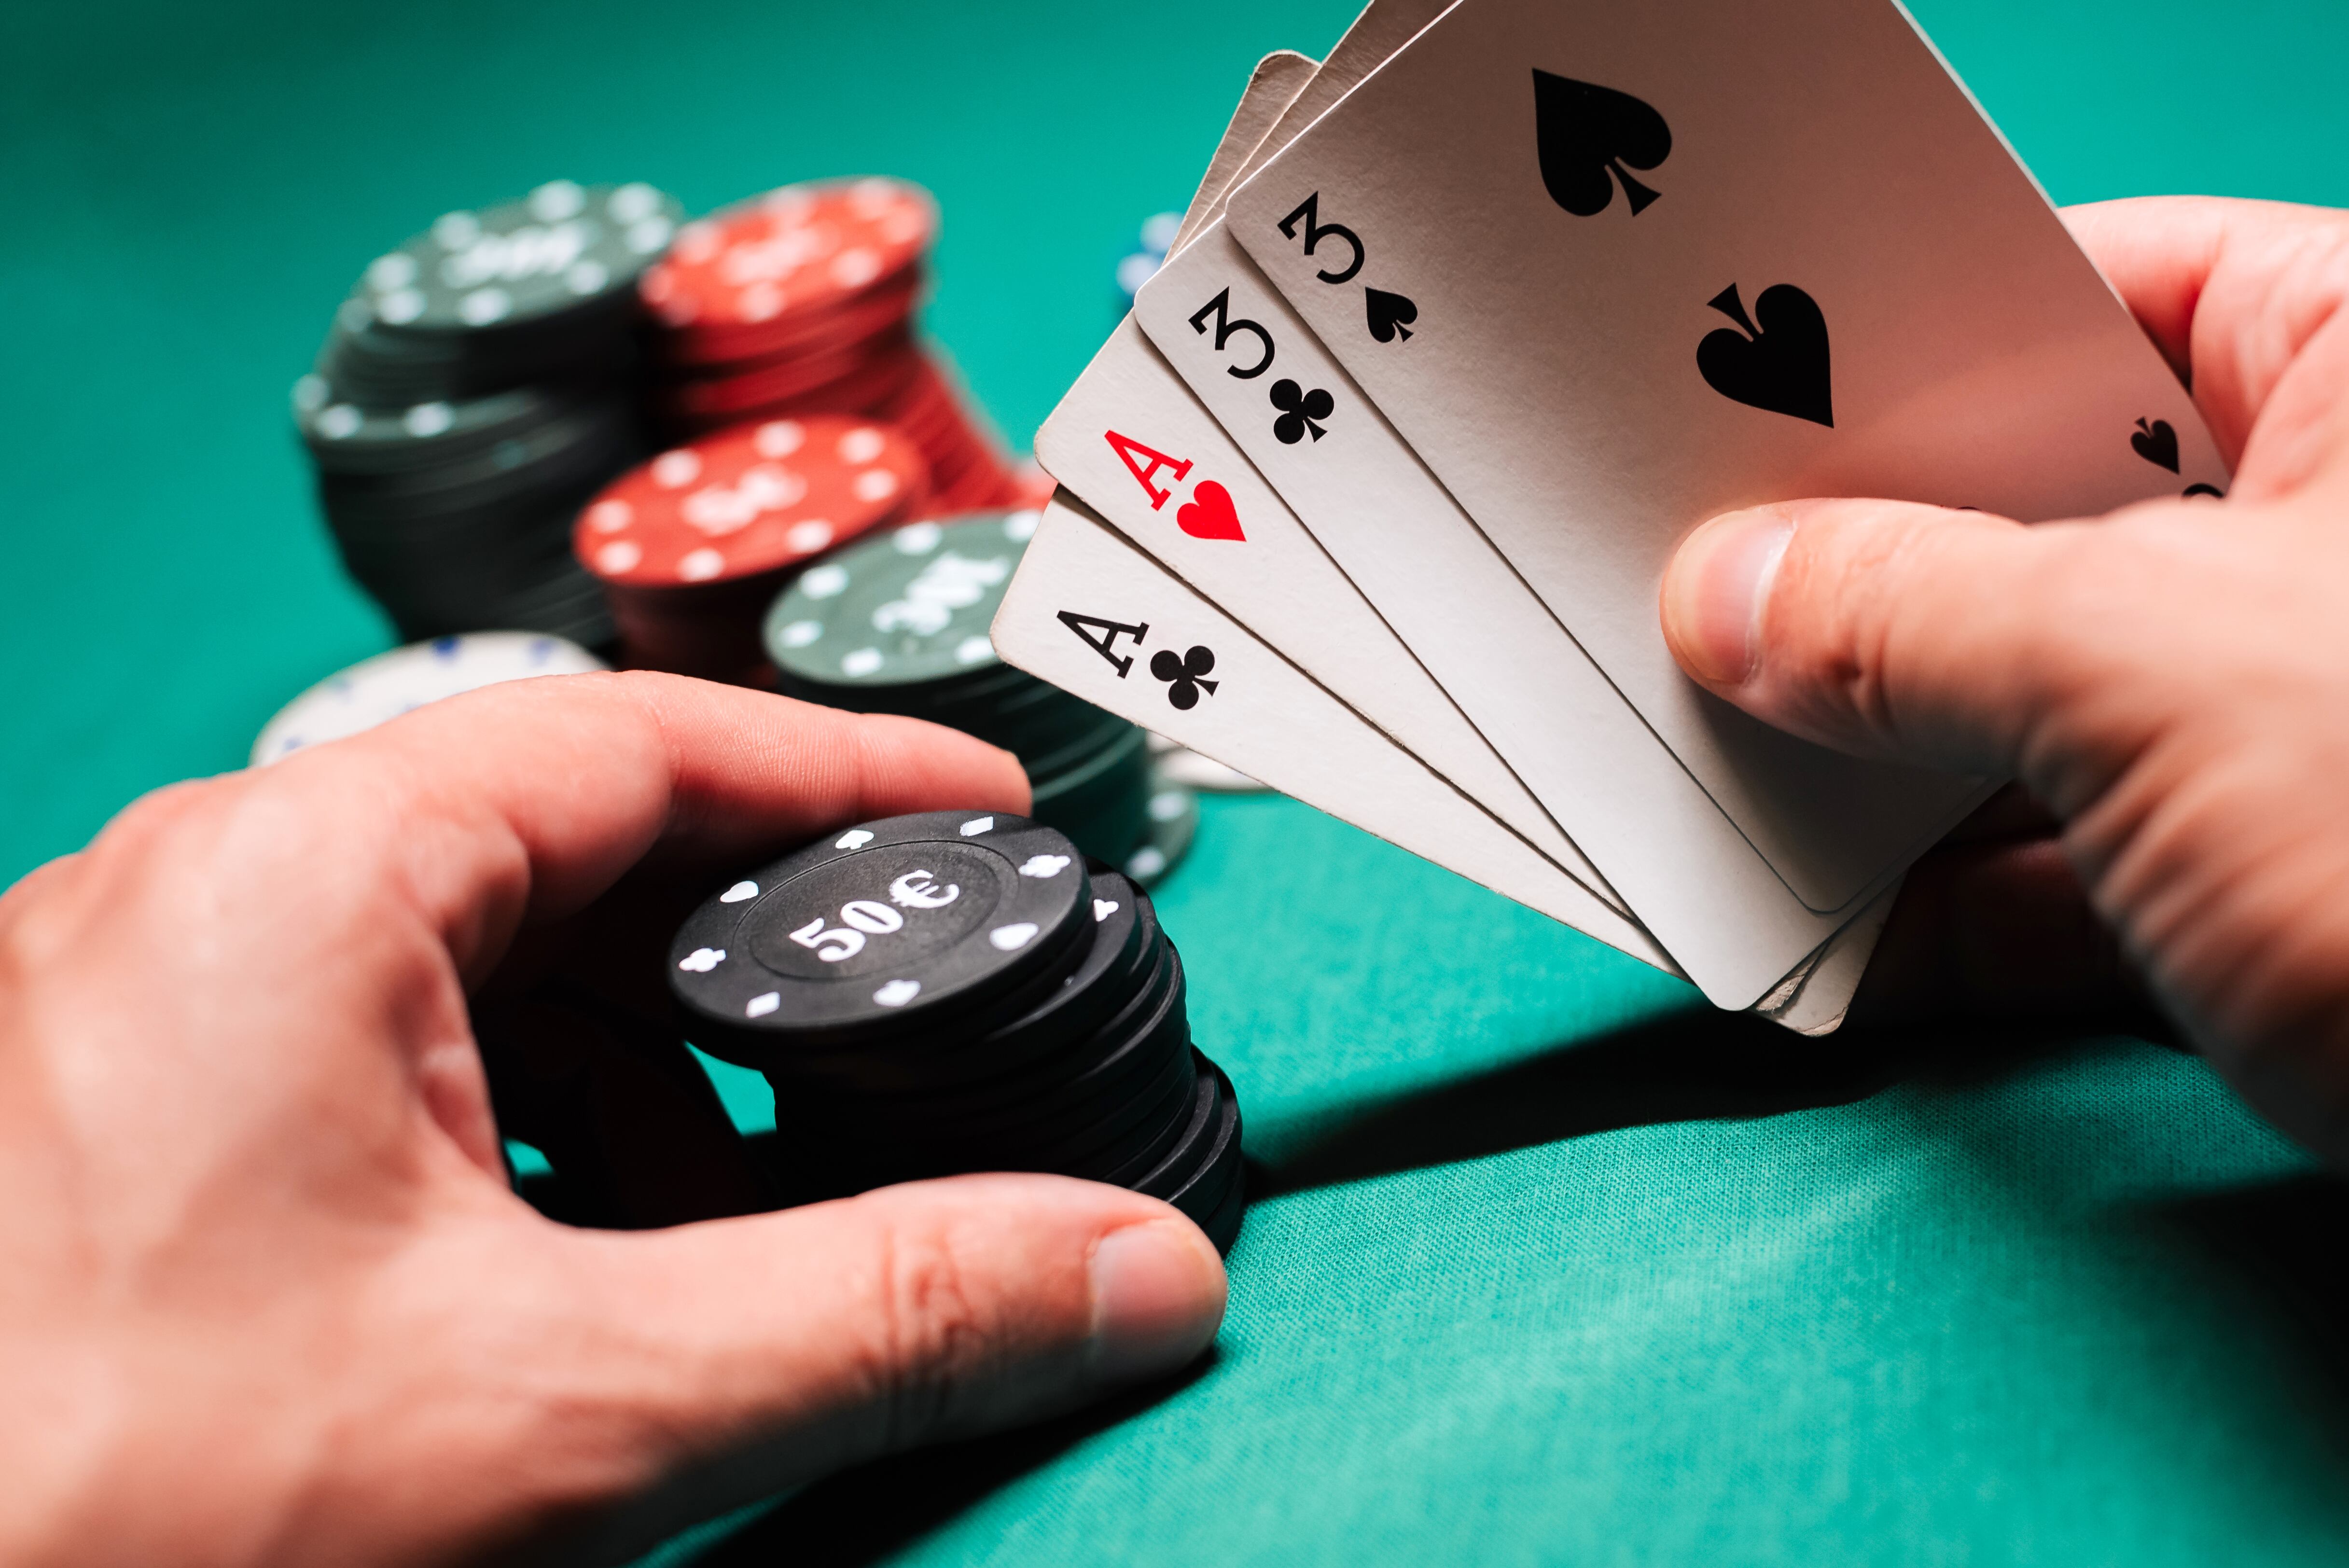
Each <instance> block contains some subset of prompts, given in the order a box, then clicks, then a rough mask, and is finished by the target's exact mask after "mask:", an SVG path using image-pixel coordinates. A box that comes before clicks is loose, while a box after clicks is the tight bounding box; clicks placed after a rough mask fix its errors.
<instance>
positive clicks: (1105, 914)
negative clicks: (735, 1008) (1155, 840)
mask: <svg viewBox="0 0 2349 1568" xmlns="http://www.w3.org/2000/svg"><path fill="white" fill-rule="evenodd" d="M1115 913H1117V900H1115V899H1113V898H1097V899H1095V900H1093V923H1094V924H1096V925H1098V924H1100V923H1102V921H1104V920H1107V919H1108V918H1109V917H1110V916H1111V915H1112V914H1115ZM718 956H719V957H720V958H723V957H725V956H726V955H725V954H722V953H721V954H719V955H718Z"/></svg>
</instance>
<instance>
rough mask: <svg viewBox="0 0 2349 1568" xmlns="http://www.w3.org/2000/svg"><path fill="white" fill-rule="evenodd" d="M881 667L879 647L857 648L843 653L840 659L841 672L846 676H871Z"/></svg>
mask: <svg viewBox="0 0 2349 1568" xmlns="http://www.w3.org/2000/svg"><path fill="white" fill-rule="evenodd" d="M880 667H881V650H880V649H878V648H857V649H855V650H854V651H853V652H850V653H847V654H844V655H842V656H841V660H840V673H841V674H842V675H844V676H869V675H871V674H872V673H873V672H874V671H875V670H877V669H879V668H880Z"/></svg>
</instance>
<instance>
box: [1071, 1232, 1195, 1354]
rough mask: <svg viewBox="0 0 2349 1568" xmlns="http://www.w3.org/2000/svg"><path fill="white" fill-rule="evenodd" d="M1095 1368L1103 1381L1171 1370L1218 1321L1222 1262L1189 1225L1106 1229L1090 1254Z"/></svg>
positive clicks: (1193, 1350)
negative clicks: (1110, 1230)
mask: <svg viewBox="0 0 2349 1568" xmlns="http://www.w3.org/2000/svg"><path fill="white" fill-rule="evenodd" d="M1092 1288H1093V1370H1094V1372H1095V1373H1096V1375H1097V1376H1098V1377H1100V1378H1101V1380H1102V1382H1104V1383H1131V1382H1135V1381H1138V1380H1140V1379H1142V1378H1144V1377H1157V1376H1159V1375H1161V1374H1163V1373H1166V1372H1172V1371H1173V1370H1174V1368H1176V1367H1181V1366H1183V1365H1185V1363H1187V1362H1189V1361H1190V1360H1191V1359H1192V1357H1195V1356H1197V1355H1198V1354H1199V1352H1200V1351H1202V1350H1204V1349H1206V1346H1207V1342H1208V1341H1209V1340H1211V1339H1213V1338H1215V1336H1216V1329H1217V1328H1218V1327H1220V1326H1222V1324H1223V1321H1224V1263H1223V1260H1222V1259H1221V1258H1219V1257H1217V1256H1216V1249H1215V1247H1214V1246H1213V1244H1211V1243H1209V1242H1208V1240H1207V1238H1206V1236H1205V1235H1203V1234H1202V1233H1200V1231H1199V1228H1198V1227H1197V1226H1196V1225H1194V1224H1192V1223H1191V1222H1189V1221H1187V1220H1151V1221H1147V1222H1143V1223H1142V1224H1139V1225H1128V1226H1126V1227H1125V1228H1124V1229H1123V1230H1117V1231H1112V1232H1111V1233H1109V1234H1108V1235H1106V1236H1104V1237H1102V1241H1101V1244H1100V1245H1099V1246H1097V1247H1095V1248H1094V1249H1093V1261H1092Z"/></svg>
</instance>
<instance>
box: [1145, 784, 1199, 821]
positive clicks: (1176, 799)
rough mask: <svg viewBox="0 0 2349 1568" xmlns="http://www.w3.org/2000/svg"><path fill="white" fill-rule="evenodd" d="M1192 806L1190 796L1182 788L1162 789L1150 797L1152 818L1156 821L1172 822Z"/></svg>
mask: <svg viewBox="0 0 2349 1568" xmlns="http://www.w3.org/2000/svg"><path fill="white" fill-rule="evenodd" d="M1190 806H1191V799H1190V797H1189V796H1187V795H1185V794H1184V793H1183V792H1182V791H1181V790H1179V789H1161V790H1160V791H1159V792H1158V793H1157V794H1155V795H1153V796H1152V797H1151V798H1150V819H1151V820H1152V821H1154V822H1171V821H1173V820H1174V819H1176V818H1177V817H1180V816H1181V815H1182V814H1183V813H1184V812H1185V811H1186V810H1190Z"/></svg>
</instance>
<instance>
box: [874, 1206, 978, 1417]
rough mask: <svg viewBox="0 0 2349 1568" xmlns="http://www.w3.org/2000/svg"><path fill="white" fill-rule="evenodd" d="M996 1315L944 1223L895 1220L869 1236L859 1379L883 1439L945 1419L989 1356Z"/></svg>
mask: <svg viewBox="0 0 2349 1568" xmlns="http://www.w3.org/2000/svg"><path fill="white" fill-rule="evenodd" d="M997 1329H998V1324H997V1322H996V1320H995V1315H994V1314H993V1313H992V1312H991V1311H990V1310H989V1309H988V1305H987V1297H986V1295H985V1293H984V1292H983V1291H981V1290H980V1289H979V1288H978V1282H977V1281H976V1280H975V1279H974V1278H973V1276H972V1274H971V1270H970V1264H969V1259H968V1257H967V1256H966V1255H965V1253H964V1250H963V1249H962V1247H961V1246H960V1245H959V1244H958V1243H957V1237H956V1235H955V1233H954V1230H953V1228H952V1227H951V1225H950V1224H947V1223H944V1222H915V1223H905V1222H897V1223H895V1224H891V1225H888V1226H885V1227H884V1228H883V1229H882V1231H881V1232H880V1233H879V1235H878V1236H877V1238H876V1241H875V1253H874V1270H873V1289H872V1301H871V1314H870V1320H869V1328H868V1332H867V1336H866V1341H865V1345H864V1353H863V1355H862V1357H860V1360H861V1362H862V1367H863V1379H864V1383H865V1385H866V1389H867V1392H868V1394H869V1395H870V1397H871V1398H872V1400H873V1402H874V1404H875V1405H877V1406H878V1407H879V1408H881V1410H882V1411H883V1412H884V1415H885V1420H886V1423H887V1428H888V1431H887V1441H888V1443H889V1446H891V1447H893V1448H894V1447H897V1446H901V1445H903V1444H905V1443H908V1442H912V1441H915V1440H917V1439H919V1438H920V1437H921V1436H922V1435H923V1434H925V1433H926V1432H930V1431H934V1430H936V1429H938V1428H939V1427H941V1426H943V1425H946V1424H947V1423H949V1422H950V1421H951V1420H952V1419H953V1418H954V1416H955V1415H956V1413H957V1408H958V1407H959V1406H960V1404H961V1402H962V1400H963V1399H964V1398H965V1397H966V1395H967V1394H968V1392H969V1391H970V1390H972V1388H973V1387H975V1386H976V1385H977V1384H978V1382H979V1381H981V1380H982V1379H983V1378H984V1377H985V1376H986V1375H987V1373H988V1370H989V1368H990V1367H991V1366H992V1364H993V1362H994V1358H995V1357H994V1348H993V1347H994V1346H995V1343H996V1340H997V1337H998V1334H997Z"/></svg>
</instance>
